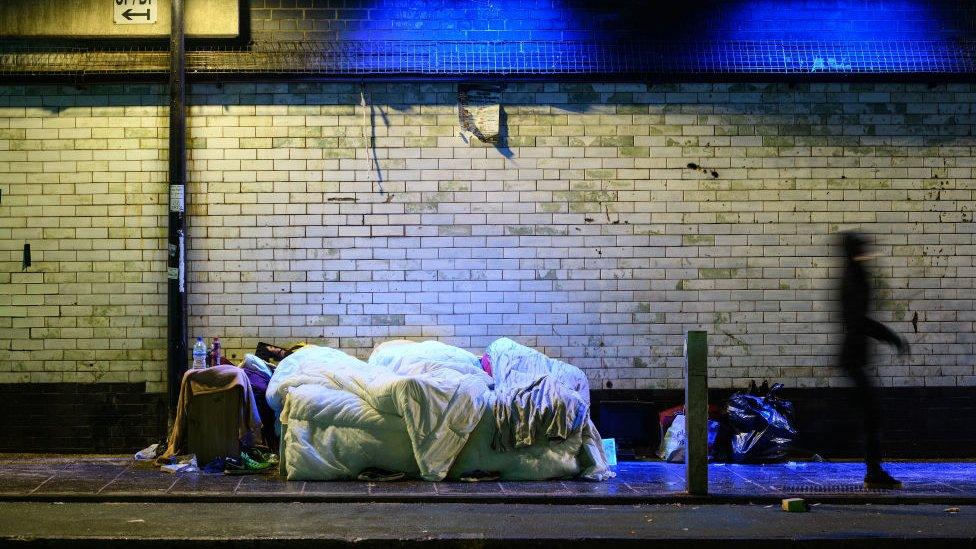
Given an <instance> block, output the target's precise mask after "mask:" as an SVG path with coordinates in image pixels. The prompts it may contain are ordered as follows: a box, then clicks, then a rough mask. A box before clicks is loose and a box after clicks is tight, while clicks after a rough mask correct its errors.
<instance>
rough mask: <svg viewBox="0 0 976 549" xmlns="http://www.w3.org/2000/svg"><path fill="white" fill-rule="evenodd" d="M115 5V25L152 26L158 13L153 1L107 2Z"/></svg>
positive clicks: (116, 0)
mask: <svg viewBox="0 0 976 549" xmlns="http://www.w3.org/2000/svg"><path fill="white" fill-rule="evenodd" d="M108 1H110V2H112V3H113V4H115V9H114V12H113V13H114V17H113V18H112V19H113V21H115V24H116V25H153V24H155V23H156V16H157V14H158V12H159V9H158V6H157V5H156V3H155V2H154V1H153V0H108Z"/></svg>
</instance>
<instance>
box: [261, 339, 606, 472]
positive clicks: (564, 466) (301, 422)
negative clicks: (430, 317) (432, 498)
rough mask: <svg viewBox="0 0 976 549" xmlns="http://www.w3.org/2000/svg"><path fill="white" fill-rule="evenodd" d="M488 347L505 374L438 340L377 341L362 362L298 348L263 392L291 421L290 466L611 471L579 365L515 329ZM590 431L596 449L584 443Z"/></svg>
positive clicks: (297, 469)
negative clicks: (556, 357)
mask: <svg viewBox="0 0 976 549" xmlns="http://www.w3.org/2000/svg"><path fill="white" fill-rule="evenodd" d="M530 351H531V352H530ZM492 353H494V355H492ZM488 354H489V355H490V356H491V358H492V359H493V362H492V363H493V365H494V364H498V365H499V366H500V370H499V371H500V372H501V373H502V374H503V377H502V378H501V379H499V378H498V377H497V374H496V378H495V379H493V378H492V377H491V376H489V375H488V374H487V373H485V371H484V369H483V368H482V366H481V362H480V360H479V358H478V357H476V356H475V355H473V354H471V353H469V352H468V351H465V350H463V349H459V348H457V347H452V346H449V345H445V344H443V343H439V342H436V341H425V342H422V343H416V342H407V341H393V342H388V343H384V344H382V345H380V346H378V347H377V348H376V350H374V352H373V354H372V355H371V356H370V357H369V360H368V361H365V362H364V361H361V360H359V359H357V358H355V357H351V356H349V355H347V354H346V353H343V352H342V351H339V350H336V349H330V348H326V347H315V346H309V347H306V348H303V349H301V350H299V351H297V352H295V353H293V354H292V355H290V356H289V357H287V358H286V359H284V360H282V362H281V363H280V364H279V365H278V367H277V369H276V370H275V373H274V376H273V377H272V379H271V381H270V383H269V384H268V391H267V398H268V403H269V404H270V405H271V407H272V408H273V409H275V411H276V412H278V413H279V414H280V418H281V421H282V423H287V429H286V431H285V434H284V436H285V437H286V439H287V443H286V445H285V452H284V454H283V456H282V459H283V460H284V462H285V465H286V469H287V471H288V477H289V478H290V479H301V478H304V479H341V478H355V477H356V475H357V474H358V473H359V472H360V471H362V470H363V469H365V468H367V467H379V468H383V469H389V470H394V471H402V472H405V473H407V474H408V475H411V476H416V477H419V478H423V479H426V480H442V479H444V478H446V477H448V476H449V475H450V476H451V477H452V478H454V477H456V476H458V475H461V474H463V473H464V472H465V470H462V469H460V468H466V469H476V468H482V469H485V470H497V471H501V472H502V473H503V476H504V477H505V478H550V477H553V476H568V475H575V474H580V473H582V474H583V476H584V477H586V478H592V479H597V480H602V479H604V478H607V477H608V476H611V475H612V472H610V471H609V468H608V467H607V466H606V461H605V456H603V454H602V443H600V441H599V434H598V433H596V432H595V429H593V428H592V423H591V422H590V420H589V410H588V407H589V397H588V386H587V385H586V378H585V376H583V375H582V372H580V371H579V370H578V369H575V368H573V367H572V366H570V365H567V364H565V363H559V362H558V361H555V362H552V363H548V366H547V363H545V361H551V359H548V357H545V355H542V354H541V353H538V352H536V351H532V350H531V349H528V348H527V347H523V346H519V345H518V344H517V343H515V342H513V341H511V340H499V341H496V342H495V343H493V344H492V346H490V347H489V349H488ZM526 356H528V357H529V358H528V359H526V358H525V357H526ZM286 397H287V398H286ZM503 410H504V412H503ZM500 432H504V433H511V434H512V436H511V437H509V436H507V435H503V436H501V437H499V436H498V433H500ZM594 441H595V442H596V443H599V452H598V453H594V452H593V451H592V449H591V448H589V447H588V445H590V444H593V443H594ZM492 446H497V448H492ZM581 450H583V451H582V452H581ZM601 457H603V460H602V462H601V461H600V458H601ZM506 471H507V472H506Z"/></svg>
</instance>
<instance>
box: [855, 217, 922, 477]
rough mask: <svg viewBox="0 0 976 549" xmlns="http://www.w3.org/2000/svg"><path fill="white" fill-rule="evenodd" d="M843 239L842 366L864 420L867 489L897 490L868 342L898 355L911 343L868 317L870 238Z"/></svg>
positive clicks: (903, 352) (856, 235)
mask: <svg viewBox="0 0 976 549" xmlns="http://www.w3.org/2000/svg"><path fill="white" fill-rule="evenodd" d="M841 236H842V243H843V247H844V255H845V259H846V263H845V266H844V278H843V280H842V282H841V306H842V311H843V313H842V314H843V323H844V343H843V345H842V347H841V355H840V363H841V366H842V367H843V368H844V371H845V372H846V373H847V375H848V376H849V377H850V378H851V380H852V381H853V382H854V386H855V387H856V389H857V397H858V400H859V401H860V406H861V414H862V415H863V420H864V439H865V449H864V450H865V455H864V462H865V464H866V465H867V474H866V475H865V477H864V486H865V487H866V488H880V489H888V490H898V489H901V487H902V484H901V482H900V481H898V480H897V479H895V478H894V477H892V476H891V475H890V474H888V472H887V471H885V470H884V468H883V467H882V466H881V404H880V402H879V400H878V392H877V389H876V388H875V386H874V383H873V382H872V380H871V378H870V377H869V376H868V373H867V372H866V371H865V370H866V368H867V365H868V362H869V361H870V342H869V341H868V338H871V339H876V340H878V341H883V342H885V343H887V344H889V345H891V346H893V347H895V348H896V349H898V353H899V354H905V353H907V352H908V343H907V342H906V341H905V339H904V338H902V337H901V336H899V335H898V334H896V333H895V332H893V331H891V329H889V328H888V327H887V326H885V325H884V324H882V323H880V322H878V321H877V320H874V319H873V318H871V317H870V316H868V313H869V312H870V310H871V309H870V307H871V284H870V280H869V277H868V274H869V273H868V271H867V268H866V266H865V263H866V262H867V261H868V260H869V259H871V258H872V257H873V256H872V254H871V253H870V251H869V249H868V240H867V238H865V237H864V236H863V235H861V234H858V233H856V232H850V231H847V232H843V233H841Z"/></svg>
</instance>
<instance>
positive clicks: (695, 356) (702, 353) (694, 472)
mask: <svg viewBox="0 0 976 549" xmlns="http://www.w3.org/2000/svg"><path fill="white" fill-rule="evenodd" d="M685 432H686V433H687V436H688V448H687V452H686V453H685V467H686V471H685V473H686V477H685V482H686V483H687V489H688V493H689V494H692V495H696V496H704V495H706V494H708V334H707V333H706V332H702V331H689V332H687V333H686V334H685Z"/></svg>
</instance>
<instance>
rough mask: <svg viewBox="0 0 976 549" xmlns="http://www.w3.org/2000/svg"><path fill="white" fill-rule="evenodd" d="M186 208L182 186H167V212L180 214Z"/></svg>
mask: <svg viewBox="0 0 976 549" xmlns="http://www.w3.org/2000/svg"><path fill="white" fill-rule="evenodd" d="M185 206H186V197H185V195H184V187H183V185H170V186H169V211H171V212H182V211H184V209H185Z"/></svg>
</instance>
